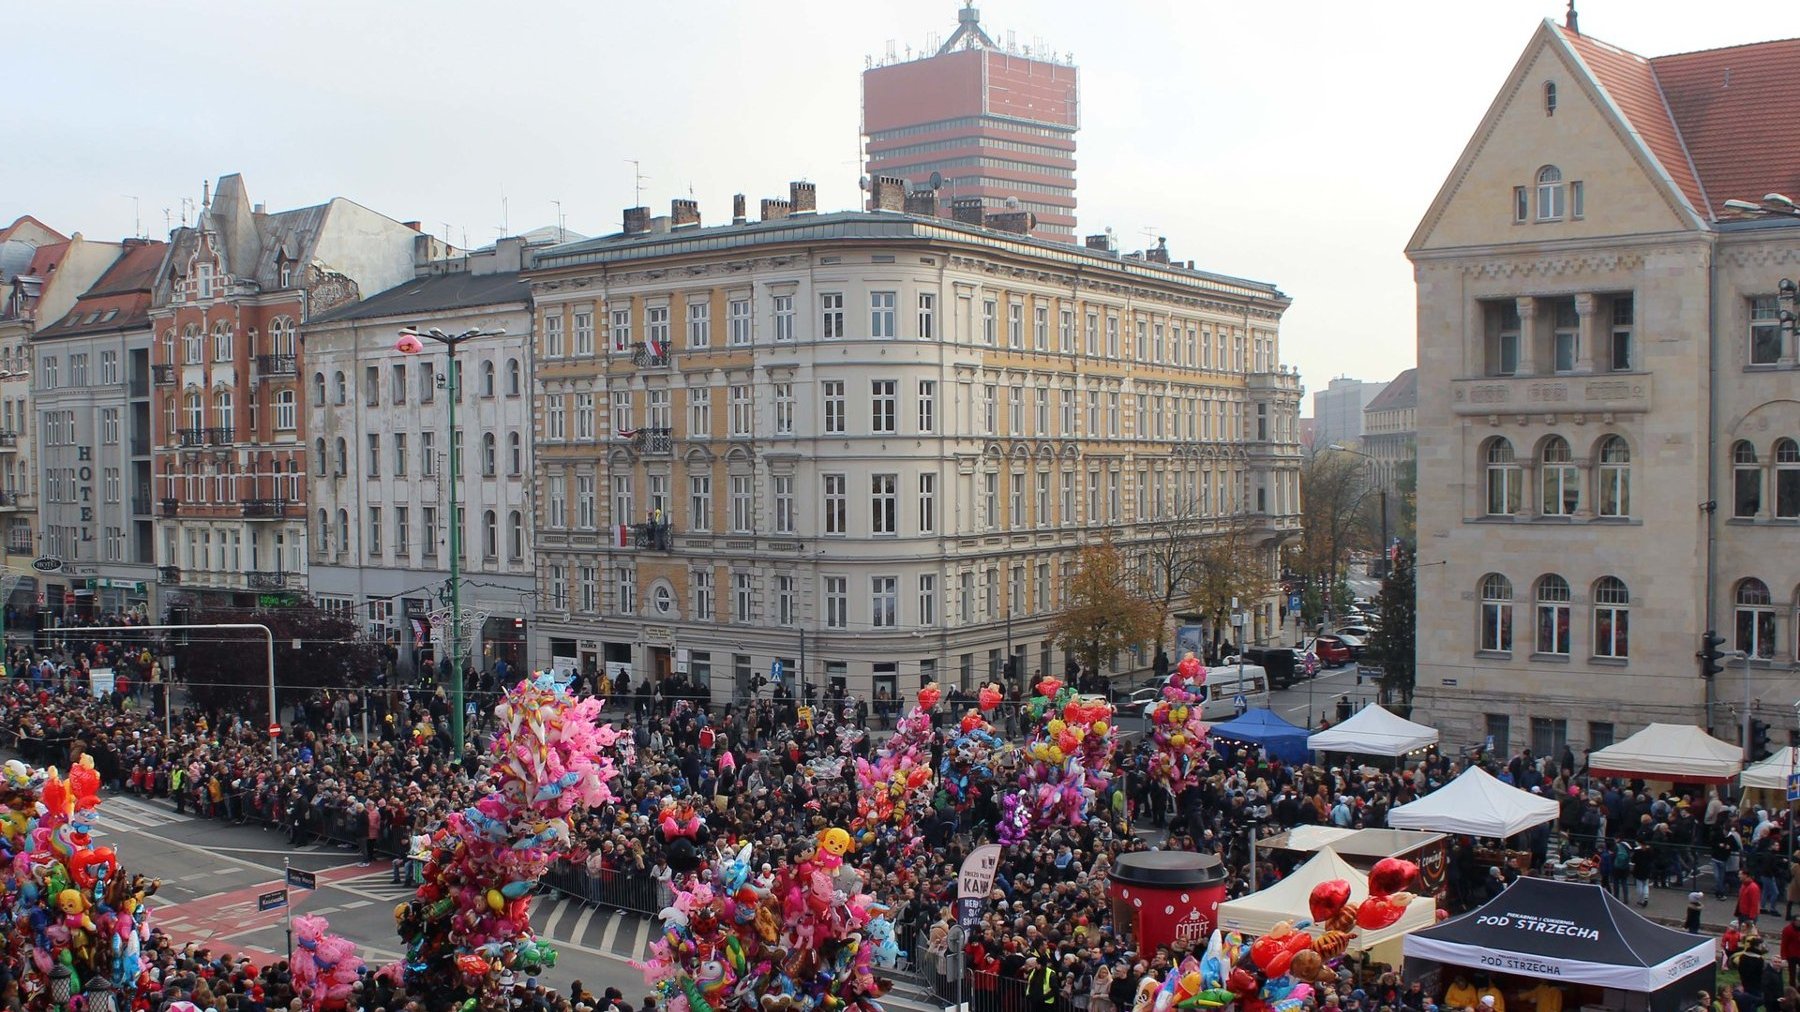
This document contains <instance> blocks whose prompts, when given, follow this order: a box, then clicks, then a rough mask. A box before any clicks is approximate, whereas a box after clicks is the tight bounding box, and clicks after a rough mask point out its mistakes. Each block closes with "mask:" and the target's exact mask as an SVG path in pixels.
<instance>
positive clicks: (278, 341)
mask: <svg viewBox="0 0 1800 1012" xmlns="http://www.w3.org/2000/svg"><path fill="white" fill-rule="evenodd" d="M269 350H270V351H271V352H273V353H274V354H276V355H292V354H293V353H294V321H292V320H290V319H288V318H287V317H285V316H277V317H276V318H275V319H274V320H272V321H271V322H270V323H269Z"/></svg>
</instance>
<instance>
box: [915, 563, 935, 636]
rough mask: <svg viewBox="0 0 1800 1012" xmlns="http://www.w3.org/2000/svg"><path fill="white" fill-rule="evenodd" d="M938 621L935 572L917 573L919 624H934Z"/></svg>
mask: <svg viewBox="0 0 1800 1012" xmlns="http://www.w3.org/2000/svg"><path fill="white" fill-rule="evenodd" d="M937 621H938V601H937V574H936V573H921V574H919V624H920V625H921V626H934V625H937Z"/></svg>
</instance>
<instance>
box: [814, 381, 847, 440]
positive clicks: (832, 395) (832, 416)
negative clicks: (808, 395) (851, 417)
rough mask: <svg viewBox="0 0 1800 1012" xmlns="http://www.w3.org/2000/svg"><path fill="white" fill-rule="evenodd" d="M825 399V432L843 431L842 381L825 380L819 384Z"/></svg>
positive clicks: (828, 433) (836, 432) (833, 433)
mask: <svg viewBox="0 0 1800 1012" xmlns="http://www.w3.org/2000/svg"><path fill="white" fill-rule="evenodd" d="M819 391H820V393H821V394H822V395H823V396H824V399H825V432H826V434H827V435H835V434H839V433H842V432H843V431H844V381H843V380H825V381H823V382H822V383H820V384H819Z"/></svg>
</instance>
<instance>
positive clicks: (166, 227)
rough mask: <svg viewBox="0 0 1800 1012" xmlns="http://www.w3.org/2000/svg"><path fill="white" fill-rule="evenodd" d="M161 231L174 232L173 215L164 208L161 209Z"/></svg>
mask: <svg viewBox="0 0 1800 1012" xmlns="http://www.w3.org/2000/svg"><path fill="white" fill-rule="evenodd" d="M163 231H164V232H173V231H175V213H174V212H173V211H171V210H169V209H168V208H166V207H165V208H163Z"/></svg>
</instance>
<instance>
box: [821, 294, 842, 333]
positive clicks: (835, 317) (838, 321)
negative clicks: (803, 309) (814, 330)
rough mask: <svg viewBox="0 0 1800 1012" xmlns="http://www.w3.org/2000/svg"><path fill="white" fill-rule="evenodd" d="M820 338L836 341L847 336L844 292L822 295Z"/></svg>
mask: <svg viewBox="0 0 1800 1012" xmlns="http://www.w3.org/2000/svg"><path fill="white" fill-rule="evenodd" d="M819 336H821V337H823V338H825V339H826V340H835V339H837V338H841V337H843V336H845V335H844V293H843V292H822V293H820V295H819Z"/></svg>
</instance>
